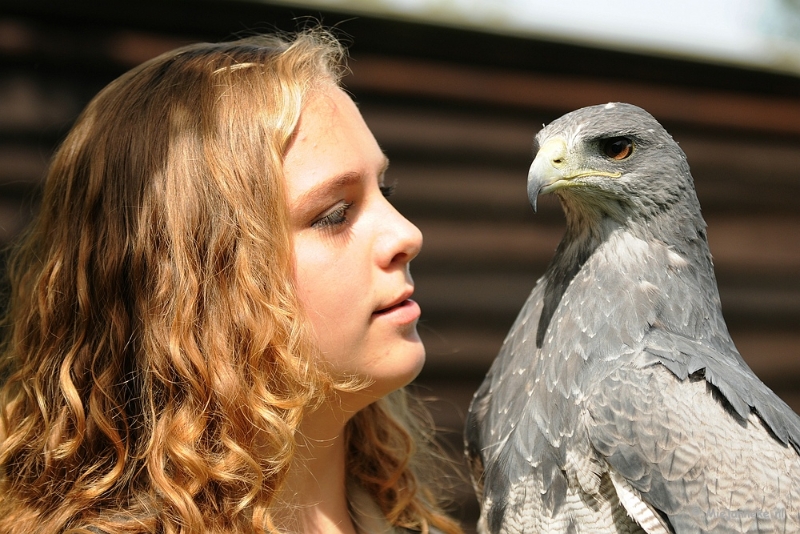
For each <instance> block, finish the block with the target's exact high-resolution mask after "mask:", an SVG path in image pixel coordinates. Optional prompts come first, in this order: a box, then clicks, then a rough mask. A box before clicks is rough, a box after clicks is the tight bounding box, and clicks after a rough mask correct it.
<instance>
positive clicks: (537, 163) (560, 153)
mask: <svg viewBox="0 0 800 534" xmlns="http://www.w3.org/2000/svg"><path fill="white" fill-rule="evenodd" d="M568 152H569V151H568V149H567V142H566V141H565V140H564V139H563V138H561V137H553V138H551V139H548V140H547V141H546V142H545V143H544V144H543V145H542V146H541V148H539V151H538V152H537V153H536V157H535V158H534V159H533V163H532V164H531V168H530V170H529V171H528V200H529V201H530V203H531V206H532V207H533V211H534V212H536V201H537V199H538V198H539V195H542V194H547V193H552V192H553V191H555V190H557V189H561V188H564V187H569V186H572V185H580V184H578V183H574V182H573V180H575V179H576V178H580V177H583V176H608V177H611V178H619V177H620V176H622V173H619V172H614V173H610V172H604V171H596V170H592V169H586V168H584V167H583V166H582V165H581V162H580V161H570V156H571V155H570V154H569V153H568ZM576 159H580V158H576Z"/></svg>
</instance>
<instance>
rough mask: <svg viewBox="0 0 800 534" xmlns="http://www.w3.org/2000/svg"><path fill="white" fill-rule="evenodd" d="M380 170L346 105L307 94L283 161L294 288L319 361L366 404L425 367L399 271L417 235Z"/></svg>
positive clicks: (324, 92) (322, 94) (375, 150)
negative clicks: (360, 385)
mask: <svg viewBox="0 0 800 534" xmlns="http://www.w3.org/2000/svg"><path fill="white" fill-rule="evenodd" d="M386 166H387V160H386V157H385V156H384V155H383V152H382V151H381V149H380V147H379V146H378V143H377V142H376V141H375V138H374V137H373V136H372V133H371V132H370V131H369V128H367V125H366V124H365V123H364V120H363V119H362V118H361V114H360V113H359V111H358V108H356V106H355V104H354V103H353V101H352V100H351V99H350V98H349V97H348V96H347V95H346V94H345V93H344V92H343V91H342V90H341V89H339V88H338V87H335V86H334V85H333V84H330V85H329V86H326V87H324V88H321V89H319V90H318V91H316V92H315V93H313V95H312V96H311V98H310V99H309V101H308V103H307V105H306V107H305V108H304V109H303V112H302V115H301V118H300V124H299V126H298V129H297V132H296V137H295V139H294V141H293V143H292V145H291V146H290V148H289V151H288V152H287V154H286V158H285V160H284V174H285V176H286V181H287V185H288V196H289V208H290V216H291V222H292V227H293V234H294V235H293V237H294V252H295V261H296V265H295V269H296V282H297V288H298V292H299V296H300V299H301V300H302V302H303V304H304V306H305V308H306V313H307V315H308V317H309V319H310V321H311V323H312V326H313V329H314V332H315V334H316V338H317V342H318V344H319V347H320V349H321V351H322V357H323V358H324V359H325V361H326V362H327V363H328V364H329V365H330V366H331V367H332V369H333V370H334V372H335V373H336V374H337V375H338V376H339V377H345V376H357V377H359V378H366V379H367V380H369V381H370V382H371V385H370V386H369V387H368V389H367V390H366V391H365V392H364V393H366V396H367V397H368V398H373V399H376V398H379V397H382V396H384V395H386V394H387V393H389V392H391V391H393V390H395V389H397V388H399V387H402V386H404V385H406V384H407V383H409V382H410V381H411V380H413V379H414V377H416V376H417V374H418V373H419V371H420V369H421V368H422V364H423V363H424V361H425V349H424V347H423V345H422V342H421V341H420V339H419V336H418V334H417V319H418V318H419V315H420V309H419V306H418V305H417V303H416V302H414V301H413V300H411V295H412V293H413V290H414V285H413V282H412V280H411V275H410V273H409V262H410V261H411V260H412V259H413V258H414V257H415V256H416V255H417V254H418V253H419V251H420V247H421V246H422V234H421V233H420V231H419V230H418V229H417V227H416V226H414V225H413V224H411V223H410V222H409V221H408V220H406V219H405V218H404V217H403V216H402V215H400V213H398V212H397V210H396V209H395V208H394V207H393V206H392V205H391V204H390V203H389V202H388V200H387V199H386V197H385V195H384V192H386V188H385V187H384V172H385V171H386Z"/></svg>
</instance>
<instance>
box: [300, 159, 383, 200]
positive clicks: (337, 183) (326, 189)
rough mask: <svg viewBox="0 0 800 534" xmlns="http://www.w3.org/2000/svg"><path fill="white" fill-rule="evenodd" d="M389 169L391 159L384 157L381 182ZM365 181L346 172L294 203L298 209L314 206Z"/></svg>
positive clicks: (379, 174)
mask: <svg viewBox="0 0 800 534" xmlns="http://www.w3.org/2000/svg"><path fill="white" fill-rule="evenodd" d="M388 168H389V159H388V158H386V157H384V158H383V163H381V166H380V169H379V170H378V179H379V180H381V179H382V177H383V175H384V174H385V173H386V169H388ZM362 179H363V176H362V175H361V173H359V172H355V171H353V172H346V173H343V174H339V175H337V176H334V177H333V178H330V179H328V180H325V181H324V182H322V183H321V184H318V185H316V186H314V187H312V188H311V189H309V190H308V191H306V192H304V193H303V194H301V195H300V196H299V197H297V200H296V201H295V203H294V206H295V207H296V208H298V207H300V206H305V205H309V204H310V205H314V204H316V203H318V202H320V201H324V200H325V199H327V198H328V197H329V196H331V195H332V194H334V193H335V192H336V191H337V190H339V189H341V188H346V187H349V186H352V185H355V184H356V183H358V182H359V181H361V180H362Z"/></svg>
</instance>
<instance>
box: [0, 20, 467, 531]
mask: <svg viewBox="0 0 800 534" xmlns="http://www.w3.org/2000/svg"><path fill="white" fill-rule="evenodd" d="M343 64H344V63H343V50H342V48H341V46H340V45H339V43H338V42H337V41H336V39H334V38H333V37H331V36H330V34H328V33H326V32H324V31H320V30H315V31H308V32H303V33H301V34H299V35H297V36H295V37H294V38H293V39H284V38H280V37H276V36H260V37H253V38H248V39H243V40H239V41H234V42H230V43H221V44H197V45H192V46H188V47H184V48H181V49H178V50H175V51H172V52H169V53H166V54H164V55H162V56H160V57H157V58H155V59H153V60H151V61H149V62H147V63H144V64H143V65H140V66H139V67H137V68H135V69H133V70H132V71H130V72H128V73H127V74H125V75H123V76H122V77H120V78H119V79H117V80H115V81H114V82H112V83H111V84H110V85H109V86H108V87H106V88H105V89H104V90H103V91H101V92H100V93H99V94H98V95H97V96H96V97H95V98H94V100H92V102H91V103H90V104H89V105H88V106H87V108H86V109H85V110H84V112H83V113H82V115H81V116H80V118H79V119H78V121H77V123H76V125H75V126H74V128H73V129H72V131H71V132H70V134H69V135H68V137H67V138H66V140H65V141H64V143H63V144H62V146H61V147H60V148H59V150H58V151H57V153H56V155H55V157H54V160H53V163H52V165H51V168H50V171H49V174H48V177H47V180H46V184H45V189H44V194H43V199H42V203H41V208H40V213H39V215H38V217H37V219H36V221H35V223H34V224H33V225H32V227H31V229H30V230H29V232H28V233H27V235H26V237H25V238H24V240H23V242H22V243H21V244H20V246H19V247H18V248H17V249H16V250H15V252H14V255H13V257H12V260H11V262H10V267H9V273H10V278H11V287H12V293H11V296H10V303H9V311H8V314H7V318H6V323H5V327H6V335H5V344H4V347H3V352H2V360H1V362H0V365H2V367H0V378H2V380H3V382H4V383H3V386H2V390H0V532H2V533H25V534H28V533H31V532H41V533H56V532H95V533H96V532H98V531H100V532H107V533H117V532H159V533H200V532H203V533H205V532H217V533H227V532H270V531H273V530H274V527H273V522H272V518H271V512H270V510H271V504H273V499H274V497H275V495H276V492H277V491H278V489H279V488H280V487H281V484H282V483H283V481H284V480H285V478H286V474H287V471H288V469H289V468H290V465H291V463H292V458H293V454H294V450H295V430H296V429H297V428H298V425H299V422H300V421H301V419H302V417H303V414H304V413H306V412H307V411H308V410H309V409H313V408H314V407H315V406H317V405H318V404H319V403H320V402H322V401H321V399H324V398H326V396H327V395H328V394H330V392H331V391H332V390H333V389H334V388H335V384H333V383H332V381H331V380H330V378H329V377H328V376H327V375H326V374H325V373H324V371H322V370H320V369H319V366H318V365H315V358H316V355H317V353H316V348H315V347H314V345H313V342H312V336H311V333H310V332H309V331H308V326H307V322H306V321H305V320H304V319H303V313H302V310H301V308H300V304H299V302H298V299H297V297H296V295H295V290H294V286H293V284H294V280H293V257H292V244H291V239H290V231H289V223H288V214H287V210H288V208H287V206H286V200H285V199H286V194H285V191H284V181H283V172H282V159H283V157H284V155H285V152H286V150H287V147H288V145H289V143H290V141H291V139H292V135H293V133H294V131H295V129H296V126H297V124H298V121H299V117H300V113H301V110H302V108H303V104H304V102H305V101H306V100H307V95H308V94H309V92H310V91H312V90H313V88H314V87H315V86H316V85H318V84H319V83H329V82H330V81H331V80H333V81H334V82H337V83H338V80H339V78H340V75H341V72H342V69H343V68H344V67H343ZM404 395H405V393H404V392H402V391H401V392H397V393H396V394H393V395H392V396H391V398H388V399H384V400H382V401H379V402H378V403H376V404H374V405H372V406H370V407H369V408H367V409H366V410H364V411H363V412H361V413H359V414H358V415H357V416H356V417H355V418H354V419H353V420H352V421H351V422H350V423H349V425H348V430H347V432H348V435H349V436H351V438H352V436H358V438H357V439H351V440H350V443H351V446H350V450H349V455H350V458H349V460H348V465H349V466H350V467H351V468H352V472H351V475H350V476H351V477H353V478H355V479H356V481H358V482H359V483H360V484H362V485H363V486H364V487H365V488H366V489H367V490H369V491H370V492H371V493H372V494H373V495H375V498H376V501H377V503H378V504H379V506H380V507H381V509H382V510H383V511H384V513H385V514H386V515H387V518H388V519H389V520H390V521H391V522H392V523H393V524H396V525H399V526H406V527H412V528H417V529H420V530H422V531H427V530H428V528H429V526H436V527H438V528H440V529H442V530H444V531H445V532H450V533H455V532H460V530H459V528H458V526H457V525H456V524H455V523H454V522H453V521H451V520H450V519H448V518H447V516H446V515H445V514H443V513H442V512H441V510H440V508H439V505H438V503H437V499H436V498H435V497H434V494H433V493H432V492H431V491H430V490H428V489H427V486H426V484H427V483H426V482H425V481H424V480H423V479H422V478H421V475H420V473H421V470H420V469H419V468H417V467H415V462H416V460H415V458H422V459H424V458H425V457H426V454H425V453H422V454H416V455H414V454H412V452H413V451H414V449H415V448H417V444H418V443H423V442H424V441H425V440H420V439H419V437H418V433H417V431H416V423H415V421H416V418H415V417H414V416H413V415H411V413H410V411H409V410H408V409H406V408H405V402H406V401H405V398H404ZM392 406H394V407H395V408H392Z"/></svg>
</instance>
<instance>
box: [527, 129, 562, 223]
mask: <svg viewBox="0 0 800 534" xmlns="http://www.w3.org/2000/svg"><path fill="white" fill-rule="evenodd" d="M566 166H567V142H566V141H564V139H562V138H561V137H553V138H552V139H548V140H547V141H546V142H545V143H544V144H543V145H542V146H541V147H540V148H539V151H538V152H537V153H536V157H535V158H534V159H533V163H532V164H531V168H530V170H529V171H528V200H530V203H531V206H532V207H533V211H534V212H535V211H536V201H537V199H538V198H539V195H540V194H542V193H550V192H551V191H554V190H556V189H557V188H558V185H557V184H558V183H559V182H560V181H563V180H564V179H565V173H564V169H565V167H566Z"/></svg>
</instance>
